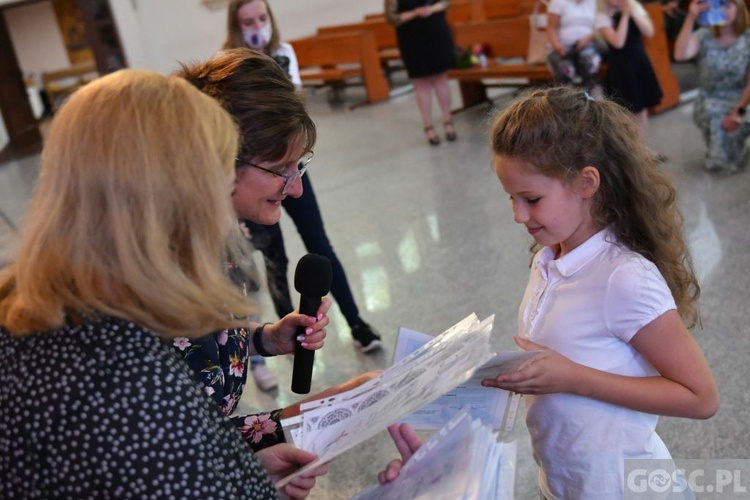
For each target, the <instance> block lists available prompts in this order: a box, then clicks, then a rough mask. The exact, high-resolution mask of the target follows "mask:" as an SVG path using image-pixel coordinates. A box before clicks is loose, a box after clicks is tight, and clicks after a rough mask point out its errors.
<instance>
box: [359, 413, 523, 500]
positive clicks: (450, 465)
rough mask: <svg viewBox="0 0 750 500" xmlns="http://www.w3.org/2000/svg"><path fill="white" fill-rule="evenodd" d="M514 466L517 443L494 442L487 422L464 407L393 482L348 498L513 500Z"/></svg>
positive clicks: (370, 499)
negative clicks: (481, 420)
mask: <svg viewBox="0 0 750 500" xmlns="http://www.w3.org/2000/svg"><path fill="white" fill-rule="evenodd" d="M515 469H516V443H515V441H514V442H511V443H504V442H498V441H497V440H496V438H495V436H494V435H493V434H492V430H491V429H490V428H489V427H488V426H486V425H483V424H482V423H481V422H480V421H479V420H476V419H475V420H472V419H471V418H470V417H469V414H468V412H466V411H463V412H461V413H460V414H459V415H458V416H456V417H455V418H454V419H453V420H451V421H449V422H448V424H446V425H445V426H444V427H443V428H441V429H440V430H439V431H438V432H436V433H435V434H434V435H433V436H432V437H431V438H430V440H429V441H427V442H426V443H425V444H424V445H422V447H421V448H420V449H419V450H418V451H417V452H416V453H415V454H414V455H413V456H412V457H411V458H410V459H409V461H408V462H406V464H405V465H404V466H403V467H402V469H401V472H400V474H399V476H398V477H397V478H396V479H395V480H394V481H392V482H390V483H387V484H384V485H380V484H377V485H373V486H370V487H368V488H366V489H364V490H362V491H361V492H360V493H358V494H356V495H354V496H353V497H352V499H353V500H381V499H382V500H386V499H388V500H390V499H392V498H409V499H425V500H428V499H429V500H432V499H434V498H455V499H484V498H492V499H498V500H512V499H513V491H514V486H515V485H514V479H515Z"/></svg>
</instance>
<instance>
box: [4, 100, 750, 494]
mask: <svg viewBox="0 0 750 500" xmlns="http://www.w3.org/2000/svg"><path fill="white" fill-rule="evenodd" d="M454 90H455V89H454ZM358 92H359V90H357V89H346V91H345V98H346V100H347V103H348V102H349V101H350V100H351V102H354V101H356V100H357V99H358V98H359V95H358ZM306 94H307V96H308V101H309V106H310V111H311V114H312V115H313V117H314V118H315V121H316V123H317V125H318V128H319V140H318V144H317V145H316V148H315V152H316V154H315V160H314V162H313V163H312V164H311V167H310V170H309V174H310V175H311V179H312V181H313V183H314V185H315V190H316V194H317V197H318V201H319V203H320V206H321V209H322V211H323V216H324V220H325V222H326V228H327V230H328V233H329V236H330V237H331V239H332V243H333V245H334V248H335V250H336V253H337V254H338V256H339V258H340V259H341V261H342V263H343V264H344V268H345V269H346V272H347V275H348V278H349V282H350V284H351V286H352V289H353V291H354V294H355V298H356V299H357V303H358V305H359V308H360V312H361V315H362V317H363V318H364V319H365V320H366V321H368V322H369V323H370V324H371V325H373V326H374V327H375V328H376V329H377V330H378V331H379V332H380V333H381V335H382V336H383V339H384V345H385V348H384V349H383V350H382V351H380V352H377V353H374V354H371V355H363V354H361V353H360V352H359V351H358V350H357V349H356V347H354V346H353V344H352V339H351V336H350V334H349V330H348V327H347V326H346V322H345V321H344V319H343V317H342V316H341V314H340V313H339V312H338V310H337V309H336V307H335V306H334V308H333V309H332V320H333V321H332V327H331V329H330V332H329V339H328V343H327V345H326V347H325V348H324V350H323V351H321V352H319V353H318V355H317V356H316V361H315V371H314V381H313V391H318V390H322V389H324V388H326V387H329V386H331V385H334V384H336V383H339V382H342V381H344V380H347V379H349V378H351V377H353V376H355V375H357V374H360V373H362V372H364V371H368V370H373V369H383V368H386V367H388V366H389V365H390V364H391V358H392V347H393V344H394V341H395V337H396V333H397V331H398V328H399V327H401V326H404V327H408V328H410V329H413V330H417V331H422V332H426V333H431V334H437V333H439V332H441V331H442V330H443V329H444V328H446V327H448V326H450V325H452V324H454V323H455V322H457V321H458V320H460V319H461V318H463V317H465V316H466V315H467V314H468V313H470V312H472V311H473V312H476V313H477V315H478V316H480V317H485V316H488V315H490V314H495V315H496V321H495V328H494V331H493V346H494V347H495V348H496V349H510V348H513V343H512V336H513V334H514V332H515V325H516V307H517V304H518V301H519V300H520V297H521V294H522V291H523V288H524V286H525V283H526V279H527V273H528V263H529V257H530V254H529V252H528V248H529V245H530V243H531V240H530V238H529V236H528V235H527V234H526V232H525V231H524V229H523V228H522V227H521V226H518V225H516V224H514V223H513V219H512V215H511V207H510V203H509V201H508V198H507V196H506V195H505V193H504V192H503V191H502V189H501V186H500V183H499V182H498V181H497V179H496V178H495V176H494V174H493V172H492V170H491V169H490V154H489V148H488V145H487V142H488V138H487V129H488V122H489V117H490V111H491V110H490V109H489V108H488V107H479V108H475V109H472V110H469V111H466V112H462V113H459V114H457V115H456V116H455V118H454V122H455V124H456V129H457V131H458V134H459V138H458V141H457V142H455V143H448V142H446V141H443V143H442V144H441V145H440V146H439V147H430V146H429V145H428V144H427V141H426V140H425V138H424V136H423V133H422V127H421V124H420V120H419V115H418V112H417V109H416V105H415V103H414V96H413V94H406V95H401V96H398V97H395V98H393V99H391V100H390V101H389V102H386V103H383V104H379V105H375V106H369V107H362V108H358V109H356V110H353V111H350V110H348V109H346V107H345V106H332V105H331V104H330V103H329V102H328V99H327V96H326V93H325V92H324V91H317V92H312V91H306ZM497 102H498V103H499V104H500V103H502V102H503V99H499V100H498V101H497ZM691 111H692V109H691V106H690V104H687V105H684V106H682V107H679V108H677V109H674V110H671V111H669V112H667V113H664V114H662V115H659V116H655V117H653V118H651V120H650V124H649V126H650V129H649V142H650V144H651V145H652V146H653V147H654V148H655V149H657V150H658V152H659V153H662V154H664V155H666V156H667V158H668V161H667V162H666V163H665V164H663V165H662V166H661V168H663V169H665V170H666V171H668V172H669V173H670V174H672V175H673V176H674V178H675V180H676V183H677V185H678V188H679V192H680V196H681V204H682V208H683V210H684V215H685V218H686V227H685V229H686V233H687V235H688V238H689V240H690V244H691V248H692V251H693V257H694V260H695V263H696V266H697V268H698V271H699V274H700V279H701V283H702V286H703V294H702V298H701V311H702V319H703V329H702V330H697V331H696V332H695V335H696V337H697V339H698V342H699V343H700V344H701V346H702V347H703V349H704V350H705V352H706V355H707V357H708V359H709V362H710V363H711V365H712V367H713V369H714V373H715V376H716V378H717V381H718V383H719V388H720V391H721V396H722V406H721V408H720V410H719V413H718V414H717V415H716V416H715V417H714V418H713V419H711V420H709V421H705V422H704V421H691V420H683V419H674V418H662V419H661V421H660V425H659V429H658V430H659V432H660V434H661V436H662V438H663V439H664V441H665V442H666V443H667V445H668V446H669V447H670V449H671V451H672V453H673V455H674V456H675V457H683V458H709V457H716V458H743V457H748V456H750V438H749V437H748V435H747V432H746V428H747V427H746V424H745V422H746V421H747V418H748V416H750V415H749V413H748V408H750V396H749V393H748V392H747V390H746V388H745V386H746V384H747V380H748V378H749V377H750V368H748V365H747V363H746V362H745V359H744V358H745V356H747V354H748V352H750V349H749V347H750V335H748V333H750V327H748V314H747V296H748V294H747V286H748V279H747V277H746V275H745V270H746V269H748V267H750V254H749V253H748V252H746V251H745V250H744V249H746V248H748V245H749V244H750V229H749V226H748V213H750V174H748V172H742V173H740V174H738V175H735V176H733V177H716V176H713V175H710V174H708V173H706V172H705V171H704V170H703V169H702V167H701V163H702V161H701V160H702V157H703V153H704V146H703V144H702V140H701V137H700V134H699V132H698V130H697V129H696V128H695V127H694V126H693V124H692V119H691ZM438 129H439V127H438ZM37 163H38V158H32V159H27V160H24V161H23V162H10V163H8V164H5V165H3V166H2V167H0V210H2V211H3V213H4V214H6V215H7V216H8V219H9V220H10V222H11V223H13V224H14V225H17V224H19V223H20V220H21V218H22V214H23V212H24V210H25V206H26V200H27V199H28V196H29V194H30V193H31V190H32V188H33V183H34V180H35V178H36V172H37ZM282 227H283V230H284V235H285V239H286V245H287V251H288V255H289V259H290V261H291V262H296V261H297V260H298V259H299V258H300V257H301V256H302V255H304V253H305V250H304V248H303V246H302V243H301V240H300V238H299V237H298V235H297V234H296V232H295V229H294V225H293V224H292V222H291V221H290V220H289V219H288V218H287V217H286V215H284V218H283V219H282ZM14 242H15V235H14V231H13V229H12V228H10V227H9V226H8V224H6V223H4V222H3V221H2V220H0V260H1V259H2V258H3V256H4V255H7V254H8V253H9V252H10V251H11V248H12V246H13V244H14ZM293 271H294V265H292V266H290V273H293ZM290 278H291V276H290ZM742 297H745V298H744V299H743V298H742ZM268 305H269V307H268V308H267V311H268V315H267V317H268V318H269V319H270V320H273V319H274V317H273V313H272V311H273V309H272V308H271V307H270V304H268ZM665 348H668V347H667V346H665ZM269 366H270V367H271V369H272V370H273V371H274V373H276V375H277V376H278V378H279V380H280V383H281V385H280V388H279V389H277V390H275V391H272V392H270V393H262V392H261V391H258V390H257V389H256V388H255V386H254V385H253V383H252V382H251V381H249V383H248V390H247V391H246V395H245V397H244V398H243V400H242V401H241V408H240V409H242V410H246V411H247V410H250V409H271V408H276V407H278V406H281V405H286V404H288V403H290V402H293V401H296V400H297V399H298V398H299V396H297V395H295V394H293V393H291V391H290V390H289V385H290V380H291V367H292V360H291V359H290V358H288V357H279V358H274V359H271V360H270V361H269ZM508 438H515V439H518V442H519V456H518V473H517V477H516V492H517V495H516V496H517V498H520V499H525V498H538V493H537V488H536V466H535V465H534V463H533V460H532V459H531V456H530V451H529V444H528V436H527V434H526V430H525V426H524V423H523V416H522V415H521V416H519V421H518V422H517V424H516V428H515V430H514V432H513V433H512V435H510V436H508ZM395 453H396V452H395V449H394V447H393V446H392V445H391V444H390V442H389V440H388V439H387V437H386V436H385V435H384V434H381V435H380V436H378V437H376V438H374V439H372V440H371V441H369V442H367V443H366V444H364V445H362V446H360V447H358V448H355V449H353V450H351V451H349V452H347V453H346V454H345V455H344V456H342V457H340V458H339V459H338V460H337V461H335V462H334V463H333V464H332V465H331V471H330V473H329V474H328V476H327V477H325V478H323V479H322V480H321V481H319V485H318V487H317V488H316V490H315V491H314V493H313V495H312V498H319V499H323V498H325V499H338V498H346V497H347V496H349V495H350V494H352V493H354V492H356V491H358V490H359V489H361V488H362V487H364V486H365V485H367V484H369V483H371V482H373V481H374V480H375V473H376V471H377V470H378V469H379V468H382V467H383V466H384V465H385V464H386V463H387V462H388V461H389V460H390V459H391V458H393V457H394V456H395Z"/></svg>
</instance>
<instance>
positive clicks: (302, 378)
mask: <svg viewBox="0 0 750 500" xmlns="http://www.w3.org/2000/svg"><path fill="white" fill-rule="evenodd" d="M331 276H332V271H331V263H330V261H329V260H328V258H326V257H323V256H322V255H318V254H314V253H309V254H307V255H305V256H304V257H302V258H301V259H300V260H299V263H298V264H297V269H296V270H295V271H294V289H295V290H297V291H298V292H299V293H300V301H299V312H300V313H301V314H305V315H307V316H315V315H316V314H317V313H318V308H319V307H320V302H321V299H322V298H323V297H324V296H325V295H327V294H328V292H329V291H330V290H331V279H332V278H331ZM306 328H307V327H305V326H298V327H297V332H296V333H295V337H299V336H300V335H301V336H303V337H304V336H305V329H306ZM314 361H315V351H311V350H309V349H305V348H304V347H302V342H300V341H297V344H296V345H295V346H294V371H293V372H292V392H295V393H297V394H307V393H308V392H310V382H311V380H312V370H313V363H314Z"/></svg>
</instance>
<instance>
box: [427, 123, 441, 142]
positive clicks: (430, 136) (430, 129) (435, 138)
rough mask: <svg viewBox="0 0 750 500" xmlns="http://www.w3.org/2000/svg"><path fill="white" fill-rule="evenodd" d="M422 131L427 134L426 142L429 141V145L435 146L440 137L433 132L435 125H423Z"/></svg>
mask: <svg viewBox="0 0 750 500" xmlns="http://www.w3.org/2000/svg"><path fill="white" fill-rule="evenodd" d="M424 133H425V135H426V136H427V142H429V143H430V145H431V146H437V145H438V144H440V137H438V136H437V134H436V133H435V127H433V126H432V125H430V126H429V127H425V128H424Z"/></svg>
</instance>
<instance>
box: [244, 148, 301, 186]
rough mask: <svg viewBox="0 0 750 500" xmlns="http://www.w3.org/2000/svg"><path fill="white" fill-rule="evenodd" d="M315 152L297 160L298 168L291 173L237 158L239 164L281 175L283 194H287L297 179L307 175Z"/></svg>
mask: <svg viewBox="0 0 750 500" xmlns="http://www.w3.org/2000/svg"><path fill="white" fill-rule="evenodd" d="M314 154H315V152H314V151H312V150H311V151H310V152H309V153H307V154H306V155H305V156H303V157H302V158H300V159H299V161H298V162H297V170H295V171H294V172H290V173H284V172H277V171H276V170H270V169H268V168H264V167H261V166H260V165H256V164H254V163H250V162H246V163H243V162H242V161H241V160H240V159H239V158H237V159H236V161H237V163H238V165H239V166H247V167H254V168H257V169H258V170H262V171H264V172H268V173H269V174H273V175H275V176H277V177H281V178H282V179H284V187H283V188H281V194H282V195H286V193H287V191H289V188H290V187H292V186H293V185H294V183H295V182H297V179H299V178H301V177H302V176H303V175H305V172H307V166H308V165H309V164H310V162H311V161H312V159H313V155H314Z"/></svg>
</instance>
